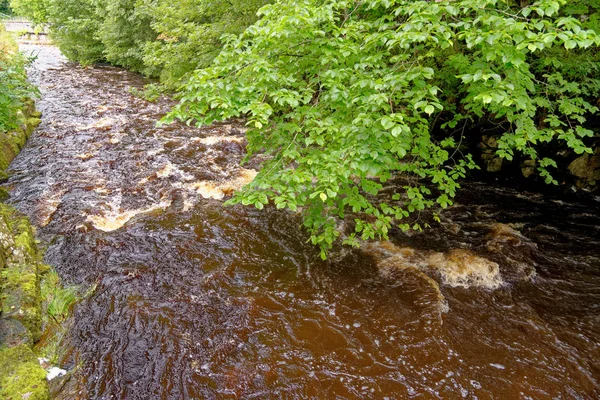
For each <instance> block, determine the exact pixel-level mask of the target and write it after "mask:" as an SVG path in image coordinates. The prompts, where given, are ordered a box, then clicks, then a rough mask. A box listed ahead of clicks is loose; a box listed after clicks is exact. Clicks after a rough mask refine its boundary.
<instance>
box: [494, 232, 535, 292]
mask: <svg viewBox="0 0 600 400" xmlns="http://www.w3.org/2000/svg"><path fill="white" fill-rule="evenodd" d="M485 239H486V244H485V248H486V250H487V251H488V252H490V253H491V255H492V256H493V258H494V259H495V260H496V261H497V262H499V263H501V265H502V274H503V276H504V278H505V280H507V281H509V282H511V281H526V280H531V279H532V278H533V277H534V276H535V275H536V270H535V262H534V260H535V254H536V253H537V251H538V248H537V244H535V243H534V242H532V241H531V240H529V239H528V238H527V237H525V236H524V235H523V234H521V232H519V231H517V230H516V229H514V228H513V227H511V226H509V225H506V224H494V225H492V226H491V227H490V230H489V232H488V234H487V235H486V236H485Z"/></svg>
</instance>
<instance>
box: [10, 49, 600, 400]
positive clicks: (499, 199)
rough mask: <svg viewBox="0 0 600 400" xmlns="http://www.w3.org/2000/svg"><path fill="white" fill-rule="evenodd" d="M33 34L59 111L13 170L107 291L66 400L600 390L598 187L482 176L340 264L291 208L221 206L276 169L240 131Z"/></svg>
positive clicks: (43, 232) (42, 228) (69, 343)
mask: <svg viewBox="0 0 600 400" xmlns="http://www.w3.org/2000/svg"><path fill="white" fill-rule="evenodd" d="M24 50H25V51H29V52H31V51H33V52H34V53H36V54H38V59H37V61H36V63H35V65H34V67H33V69H32V71H31V79H32V80H33V81H34V82H35V83H36V84H38V85H39V87H40V89H41V92H42V97H41V99H40V100H39V101H38V108H39V109H40V110H41V111H42V112H43V118H42V124H41V125H40V126H39V127H38V128H37V129H36V131H35V132H34V134H33V136H32V137H31V139H30V140H29V142H28V144H27V146H26V147H25V149H24V150H23V151H22V153H21V154H20V155H19V156H18V157H17V159H16V160H15V161H14V162H13V164H12V165H11V171H12V176H11V177H10V179H9V181H8V182H7V183H6V184H5V186H6V187H7V188H8V189H10V193H11V200H10V201H11V203H12V204H13V205H14V206H16V207H17V208H18V209H20V210H21V211H23V212H24V213H26V214H27V215H29V217H30V218H31V219H32V221H33V223H34V224H35V225H36V226H37V227H38V234H39V238H40V239H41V240H42V241H43V243H45V244H46V245H47V248H48V249H47V253H46V262H47V263H49V264H51V265H53V266H54V267H55V268H56V270H57V272H58V273H59V275H60V276H61V278H62V279H63V280H64V281H65V282H67V283H70V284H77V285H81V287H82V288H83V289H89V288H92V289H91V294H90V295H89V297H87V298H86V299H84V300H82V301H81V302H80V303H79V304H77V305H76V307H75V309H74V312H73V317H72V319H71V322H70V324H69V330H68V334H67V337H66V339H65V341H64V346H65V348H66V349H67V351H66V352H65V356H64V358H63V360H61V367H64V368H67V369H74V373H73V376H72V378H71V381H70V384H69V389H68V392H64V393H63V394H61V395H59V398H65V399H140V400H141V399H204V398H207V399H212V398H218V399H238V398H239V399H242V398H243V399H249V398H261V399H262V398H272V399H279V398H289V399H301V398H302V399H303V398H322V399H334V398H348V399H359V398H360V399H362V398H375V399H404V398H417V399H430V398H444V399H454V398H470V399H554V398H559V399H592V398H600V254H599V251H598V249H599V248H600V231H599V227H600V213H599V211H600V200H599V199H598V198H597V197H596V198H593V197H591V196H588V197H586V198H585V199H582V200H578V201H573V200H569V199H564V198H559V197H553V196H549V195H546V196H543V195H541V194H536V193H528V192H525V191H522V190H516V189H507V188H502V187H496V186H494V185H490V184H484V183H476V182H473V183H469V184H467V185H465V188H464V189H463V191H462V192H461V193H460V194H459V197H458V199H457V200H458V201H457V205H456V206H454V207H451V208H450V209H448V210H446V211H444V212H443V213H442V214H441V217H442V223H441V224H439V225H434V226H433V228H432V229H429V230H426V231H424V232H423V233H413V234H400V233H398V232H396V233H395V234H394V236H393V240H392V243H391V244H374V245H370V246H366V247H364V248H363V249H361V250H352V251H350V250H343V251H342V250H339V249H336V250H335V252H334V253H333V254H332V257H331V258H330V260H329V261H326V262H324V261H321V260H320V258H319V256H318V252H317V251H316V249H315V248H313V246H312V245H310V244H309V243H307V242H306V241H307V235H306V234H305V232H303V231H302V229H301V228H300V224H301V221H300V220H299V218H298V217H297V216H295V215H294V214H290V213H287V212H280V211H276V210H274V209H273V208H269V207H268V208H267V209H265V210H262V211H258V210H253V209H250V208H244V207H223V199H224V198H227V196H229V195H230V194H231V192H232V191H233V190H235V189H236V188H239V187H240V186H241V185H243V184H244V183H245V182H248V181H249V180H251V179H252V177H253V176H254V173H255V171H254V169H255V168H257V165H256V163H254V164H253V163H252V162H251V163H250V164H248V165H244V166H243V167H241V166H240V161H241V160H242V158H243V156H244V145H245V141H244V134H243V129H242V127H241V126H239V125H236V124H235V123H232V124H220V125H216V126H213V127H208V128H201V129H197V128H190V127H187V126H185V125H183V124H174V125H169V126H165V127H160V128H158V127H156V126H155V122H156V120H157V119H158V118H160V116H161V115H164V113H165V112H166V111H167V110H168V108H169V106H170V104H171V103H169V101H168V100H166V99H162V100H160V101H158V102H157V103H148V102H146V101H144V100H142V99H139V98H136V97H134V96H132V95H131V94H130V92H129V90H130V88H140V87H142V86H143V85H144V84H145V83H147V82H146V80H145V79H144V78H142V77H140V76H138V75H136V74H133V73H130V72H127V71H124V70H121V69H118V68H114V67H109V66H99V67H95V68H81V67H79V66H77V65H75V64H71V63H67V62H65V61H64V60H63V59H62V57H61V56H60V54H59V53H58V51H57V50H56V49H55V48H53V47H48V46H42V47H36V46H24ZM457 249H462V250H457Z"/></svg>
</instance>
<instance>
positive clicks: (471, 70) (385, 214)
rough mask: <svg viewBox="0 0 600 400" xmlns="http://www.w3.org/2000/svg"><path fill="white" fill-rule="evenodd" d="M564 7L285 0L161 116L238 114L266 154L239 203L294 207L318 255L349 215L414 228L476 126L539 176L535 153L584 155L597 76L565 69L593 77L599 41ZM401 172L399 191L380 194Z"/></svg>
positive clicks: (494, 1) (547, 161) (364, 223)
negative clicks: (559, 148)
mask: <svg viewBox="0 0 600 400" xmlns="http://www.w3.org/2000/svg"><path fill="white" fill-rule="evenodd" d="M520 3H527V2H520ZM565 3H566V1H564V0H563V1H556V0H540V1H536V2H532V3H531V4H530V5H526V6H523V7H521V6H517V5H516V4H515V2H512V1H501V0H456V1H442V2H430V1H406V0H369V1H349V0H332V1H326V2H322V1H316V0H302V1H291V0H286V1H282V2H280V3H278V4H277V5H273V6H266V7H264V8H263V9H262V10H261V15H262V18H261V19H260V20H259V21H258V22H257V23H256V24H255V25H253V26H251V27H250V28H248V29H247V30H246V31H245V33H244V34H242V35H241V36H239V37H230V38H229V40H228V42H227V44H226V46H225V48H224V49H223V51H222V52H221V53H220V55H219V56H218V57H217V58H216V59H215V61H214V64H213V65H212V66H211V67H209V68H206V69H202V70H199V71H198V72H196V73H195V74H194V76H193V77H192V78H191V79H190V81H189V83H188V84H187V87H186V89H185V91H184V95H183V98H182V101H181V104H180V105H179V106H178V107H177V108H176V109H175V110H174V111H173V113H172V115H171V116H170V118H171V119H172V118H179V119H182V120H185V121H189V120H196V121H198V123H199V124H210V123H212V122H213V121H217V120H225V119H228V118H232V117H240V116H244V117H246V118H247V119H248V125H249V127H250V130H249V131H248V139H249V151H250V153H251V154H253V153H259V152H260V153H267V154H269V155H270V156H271V157H270V159H269V160H268V161H267V162H265V163H264V165H263V168H262V170H261V171H260V173H259V175H258V177H257V178H256V179H255V181H254V182H253V183H252V184H251V185H249V186H248V187H246V189H245V190H243V191H242V192H241V193H239V194H238V195H237V196H236V197H235V198H234V200H233V202H234V203H235V202H241V203H243V204H252V205H254V206H255V207H257V208H263V207H264V206H265V205H266V204H268V203H270V202H272V203H274V204H275V205H276V206H277V208H289V209H291V210H293V211H296V210H301V212H302V214H303V216H304V221H305V227H306V228H307V229H308V230H309V231H310V233H311V234H312V242H313V243H314V244H317V245H319V246H321V249H322V250H323V255H325V253H326V250H327V249H328V248H330V247H331V246H332V243H333V242H334V241H335V240H336V238H337V237H338V236H339V235H340V232H339V230H338V229H337V221H338V220H339V219H343V218H345V217H346V216H347V215H348V214H349V213H351V214H355V215H356V217H355V218H354V233H353V234H352V235H350V236H349V237H348V238H347V239H346V243H348V244H353V245H355V244H357V239H358V238H362V239H372V238H375V237H378V236H380V237H383V238H386V237H387V233H388V231H389V229H390V228H392V226H399V227H401V228H402V229H409V228H414V229H420V228H421V224H419V223H418V222H415V221H418V219H419V213H420V212H421V211H422V210H425V209H426V208H430V207H434V206H441V207H446V206H447V205H449V204H451V202H452V198H453V197H454V195H455V193H456V190H457V189H458V188H459V183H458V181H459V179H460V178H462V177H464V176H465V173H466V171H467V170H468V169H469V168H473V167H474V163H473V160H472V159H471V156H470V155H468V154H463V149H462V148H461V147H460V144H461V143H462V142H463V141H464V140H466V138H465V135H467V134H468V133H469V132H470V131H471V129H472V128H473V127H481V126H486V128H487V129H493V130H494V132H495V133H496V134H498V138H497V143H498V144H497V149H496V154H497V155H498V156H499V157H502V158H504V159H507V160H510V159H513V158H514V157H517V156H518V157H524V158H527V159H530V160H532V162H533V163H534V164H535V165H536V167H537V170H538V173H539V174H540V175H541V176H542V177H543V178H544V179H545V180H546V181H547V182H552V181H553V178H552V175H551V172H552V168H553V167H555V166H556V162H555V160H553V159H552V158H550V157H548V156H546V155H545V154H539V153H538V149H539V148H543V147H544V146H545V145H547V144H549V143H557V144H559V145H564V146H566V147H567V148H569V149H570V150H571V151H573V152H575V153H577V154H581V153H583V152H591V148H590V147H589V146H588V145H587V144H586V140H588V139H589V137H591V136H593V134H594V133H593V131H592V130H590V127H589V125H588V124H587V119H588V118H589V117H590V116H591V115H593V114H595V113H596V112H597V111H598V109H597V107H596V105H595V103H596V100H597V99H598V97H597V96H598V85H597V80H596V79H595V76H588V75H587V74H584V75H578V74H579V71H578V70H576V69H575V70H570V68H571V67H572V66H573V63H579V62H580V61H579V60H585V62H586V63H587V64H582V67H581V68H592V70H596V69H597V66H592V65H591V64H590V62H591V60H592V59H593V58H594V57H595V52H596V51H597V50H596V49H597V47H598V45H600V39H599V38H598V35H596V34H595V32H594V31H591V30H585V29H583V28H582V27H581V24H580V22H579V21H578V20H576V19H574V18H568V17H561V16H560V15H559V14H558V12H559V6H560V5H561V4H562V5H564V4H565ZM591 48H593V49H594V50H590V49H591ZM571 57H573V58H571ZM571 60H573V61H571ZM397 175H401V176H402V177H403V179H404V180H405V181H406V184H404V185H403V186H394V187H393V191H394V192H395V193H394V194H393V196H391V197H390V198H388V199H386V201H383V200H382V199H381V198H380V197H378V195H380V193H381V192H382V190H383V189H384V186H385V185H386V182H387V181H388V180H389V179H391V178H392V177H394V176H397ZM409 222H410V223H409Z"/></svg>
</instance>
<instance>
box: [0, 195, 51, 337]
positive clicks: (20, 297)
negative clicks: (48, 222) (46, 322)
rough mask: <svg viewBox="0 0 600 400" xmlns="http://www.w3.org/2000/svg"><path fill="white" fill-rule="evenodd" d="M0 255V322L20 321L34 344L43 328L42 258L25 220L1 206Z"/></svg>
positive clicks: (31, 229)
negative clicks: (0, 267)
mask: <svg viewBox="0 0 600 400" xmlns="http://www.w3.org/2000/svg"><path fill="white" fill-rule="evenodd" d="M0 253H1V256H0V259H2V260H3V263H2V267H3V268H2V281H1V282H0V288H1V291H0V300H1V306H2V308H1V316H2V319H14V320H17V321H19V322H21V323H22V324H23V325H24V326H25V327H26V328H27V329H28V330H29V331H30V332H31V335H32V338H33V341H36V340H38V339H39V337H40V336H41V328H42V309H41V307H42V305H41V303H42V302H41V298H40V296H41V295H40V267H41V255H40V253H39V251H38V249H37V245H36V243H35V237H34V233H33V228H32V227H31V225H30V224H29V221H28V219H27V218H26V217H25V216H23V215H21V214H19V213H18V212H17V211H16V210H14V209H12V208H11V207H9V206H7V205H4V204H0Z"/></svg>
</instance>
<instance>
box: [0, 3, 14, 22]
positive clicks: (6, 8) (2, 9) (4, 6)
mask: <svg viewBox="0 0 600 400" xmlns="http://www.w3.org/2000/svg"><path fill="white" fill-rule="evenodd" d="M11 12H12V10H11V9H10V0H0V14H3V15H10V14H11ZM3 15H0V19H2V16H3Z"/></svg>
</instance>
